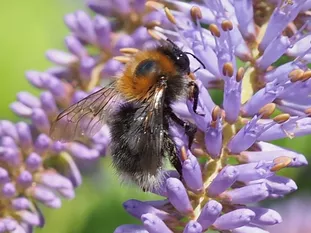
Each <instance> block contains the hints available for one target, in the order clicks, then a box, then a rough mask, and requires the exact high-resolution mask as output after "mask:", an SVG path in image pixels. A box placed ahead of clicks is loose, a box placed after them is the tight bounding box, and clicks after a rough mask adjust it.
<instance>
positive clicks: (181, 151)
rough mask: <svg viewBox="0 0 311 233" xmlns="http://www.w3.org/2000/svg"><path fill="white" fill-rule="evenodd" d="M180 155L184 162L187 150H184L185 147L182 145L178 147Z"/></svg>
mask: <svg viewBox="0 0 311 233" xmlns="http://www.w3.org/2000/svg"><path fill="white" fill-rule="evenodd" d="M180 155H181V161H182V162H184V161H185V160H186V159H187V158H188V156H187V151H186V148H185V147H184V146H183V147H181V149H180Z"/></svg>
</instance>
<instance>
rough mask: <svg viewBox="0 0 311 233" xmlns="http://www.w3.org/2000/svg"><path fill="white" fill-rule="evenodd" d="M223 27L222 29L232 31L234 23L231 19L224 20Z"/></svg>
mask: <svg viewBox="0 0 311 233" xmlns="http://www.w3.org/2000/svg"><path fill="white" fill-rule="evenodd" d="M221 28H222V30H224V31H225V32H226V31H231V30H232V29H233V24H232V22H231V21H230V20H227V19H226V20H224V21H222V22H221Z"/></svg>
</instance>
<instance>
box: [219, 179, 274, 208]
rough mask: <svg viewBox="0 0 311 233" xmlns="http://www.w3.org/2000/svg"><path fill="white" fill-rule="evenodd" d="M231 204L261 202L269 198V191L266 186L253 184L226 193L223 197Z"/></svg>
mask: <svg viewBox="0 0 311 233" xmlns="http://www.w3.org/2000/svg"><path fill="white" fill-rule="evenodd" d="M221 196H222V197H223V198H225V199H226V200H227V201H228V202H230V203H231V204H247V203H252V202H259V201H261V200H264V199H265V198H267V197H268V196H269V189H268V187H267V185H266V184H264V183H261V184H253V185H248V186H245V187H242V188H237V189H232V190H230V191H226V192H224V193H223V194H222V195H221Z"/></svg>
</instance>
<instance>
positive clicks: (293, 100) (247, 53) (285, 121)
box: [115, 0, 311, 233]
mask: <svg viewBox="0 0 311 233" xmlns="http://www.w3.org/2000/svg"><path fill="white" fill-rule="evenodd" d="M164 2H166V3H168V5H169V6H171V7H172V8H173V9H174V10H169V9H168V8H165V3H163V4H162V3H161V4H160V3H155V2H152V1H150V2H148V3H147V5H148V6H149V7H150V6H151V7H153V8H154V9H155V10H156V11H157V12H159V13H162V14H163V15H166V16H167V18H168V20H169V21H170V22H171V23H172V26H167V25H165V24H163V25H159V24H154V25H156V26H155V27H153V28H150V29H149V32H150V33H151V35H153V36H154V38H156V39H159V38H162V39H165V38H170V39H171V40H173V41H174V42H175V43H176V44H178V45H179V46H180V47H182V48H183V50H185V51H187V52H191V53H193V54H194V55H195V56H196V57H197V58H198V59H199V60H200V61H201V62H202V63H203V64H204V66H205V69H203V68H202V66H201V64H200V63H199V62H198V61H197V60H196V59H194V58H193V57H191V56H189V59H190V60H191V67H190V68H191V70H192V71H193V72H194V75H195V76H196V78H197V81H196V82H197V85H198V86H199V89H200V93H199V98H200V99H199V103H198V112H199V113H203V114H200V115H198V114H195V113H194V112H193V111H192V104H193V103H192V102H191V101H190V100H188V101H187V103H186V104H184V103H178V104H176V106H175V108H174V109H175V110H176V112H178V113H180V116H181V117H185V118H186V119H189V118H190V119H191V121H192V122H194V123H195V124H196V125H197V127H198V129H199V132H198V133H197V135H196V139H195V142H194V144H193V145H192V147H191V148H188V147H187V139H185V134H184V132H182V131H181V130H180V129H177V128H178V127H177V126H175V125H172V126H171V131H170V133H171V135H172V137H173V139H174V140H175V142H176V145H177V146H178V148H179V152H180V160H181V162H182V166H183V168H182V172H183V175H182V178H181V179H178V178H176V177H173V176H172V177H170V176H169V175H168V177H167V178H165V180H164V181H163V183H162V184H161V185H160V186H159V188H158V189H155V190H153V192H154V193H156V194H158V195H161V196H163V197H164V198H165V200H163V201H162V202H161V201H160V202H159V201H147V202H142V201H138V200H130V201H127V202H125V203H124V207H125V210H126V211H128V212H129V213H130V214H131V215H133V216H135V217H136V218H138V219H140V220H141V221H142V225H122V226H120V227H118V228H117V229H116V230H115V232H116V233H119V232H127V233H131V232H155V233H160V232H205V231H206V230H214V231H217V232H227V231H228V232H229V231H230V232H234V233H244V232H261V233H264V232H267V231H266V230H264V229H265V226H270V225H275V224H278V223H280V222H282V218H281V216H280V214H279V213H278V212H276V211H275V210H273V209H267V208H262V207H254V206H253V205H252V204H254V203H258V202H260V201H262V200H265V199H269V198H273V199H274V198H278V197H283V196H284V195H286V194H288V193H290V192H293V191H295V190H296V189H297V186H296V184H295V182H294V181H293V180H291V179H289V178H286V177H282V176H278V175H276V173H275V172H276V171H279V170H280V169H283V168H285V167H300V166H305V165H307V163H308V162H307V160H306V158H305V157H304V155H302V154H299V153H297V152H295V151H292V150H290V149H287V148H283V147H279V146H275V145H273V144H272V143H270V142H269V141H271V140H276V139H280V138H286V137H288V138H293V137H297V136H303V135H307V134H310V133H311V127H310V123H311V121H310V115H311V111H310V107H311V102H310V98H309V93H310V88H311V81H310V77H311V71H310V70H309V68H308V63H309V55H310V51H311V44H310V38H311V34H310V28H309V24H308V23H307V21H306V20H305V21H306V23H305V24H304V25H301V24H298V23H297V20H298V21H299V22H301V17H300V16H301V14H304V12H305V10H306V8H305V4H306V3H307V2H308V4H309V1H303V0H301V1H299V0H297V1H294V2H289V1H271V2H272V3H271V4H267V6H269V7H267V8H265V7H263V8H260V6H261V7H262V6H263V5H260V4H259V2H258V1H254V2H252V1H243V0H238V1H231V0H226V1H202V2H204V3H197V2H195V3H185V2H181V1H177V0H166V1H164ZM259 13H260V14H259ZM298 17H300V18H298ZM203 23H204V24H207V25H208V29H207V28H205V27H203V26H202V25H203ZM292 26H294V27H292ZM289 28H291V30H292V33H289V31H288V30H289ZM295 28H296V29H297V30H294V29H295ZM282 56H291V57H293V59H292V60H291V61H289V62H287V63H285V64H282V65H280V66H276V65H275V62H276V61H278V60H279V58H281V57H282ZM237 60H240V61H242V62H240V63H238V64H242V65H239V66H238V65H237ZM198 67H201V68H200V69H199V70H198V69H197V68H198ZM215 88H217V89H220V90H222V91H223V103H222V105H221V106H217V105H216V104H215V103H214V102H213V101H212V99H211V97H210V96H209V93H208V90H209V89H215ZM276 108H277V109H278V110H280V112H281V113H279V114H278V115H273V117H272V113H273V112H274V110H275V109H276ZM177 110H178V111H177ZM228 159H233V160H235V162H234V164H230V163H228V161H229V160H228ZM168 174H170V173H168Z"/></svg>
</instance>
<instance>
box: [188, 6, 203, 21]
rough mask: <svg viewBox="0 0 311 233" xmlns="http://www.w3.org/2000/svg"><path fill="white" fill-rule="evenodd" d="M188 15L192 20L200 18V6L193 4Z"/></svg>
mask: <svg viewBox="0 0 311 233" xmlns="http://www.w3.org/2000/svg"><path fill="white" fill-rule="evenodd" d="M190 15H191V17H192V20H193V21H195V22H196V21H197V19H202V11H201V9H200V7H198V6H193V7H192V8H191V10H190Z"/></svg>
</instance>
